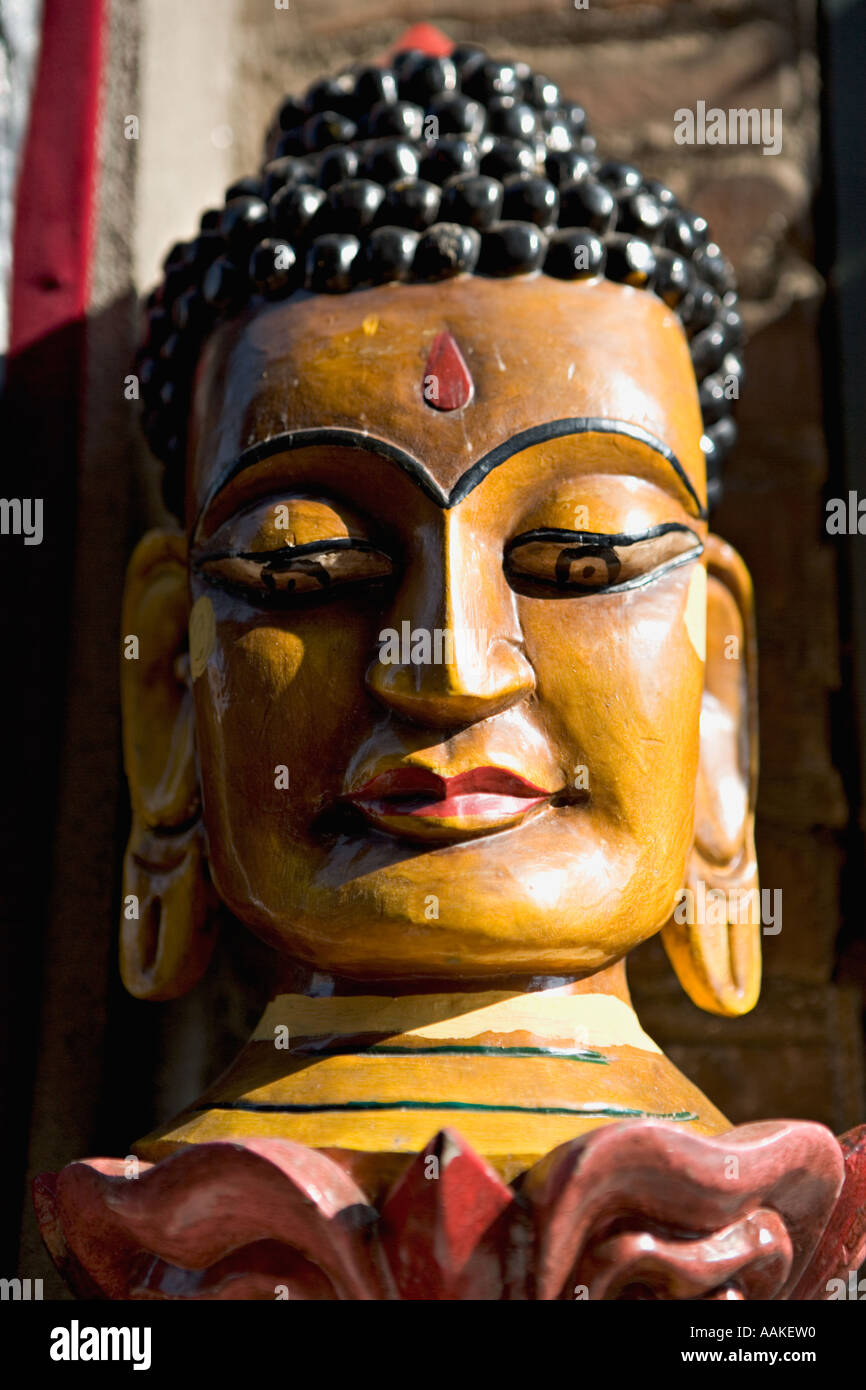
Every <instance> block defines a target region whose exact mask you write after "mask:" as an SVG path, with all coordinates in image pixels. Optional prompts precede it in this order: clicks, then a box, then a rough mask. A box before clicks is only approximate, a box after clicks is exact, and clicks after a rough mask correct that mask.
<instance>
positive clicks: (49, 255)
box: [9, 0, 123, 358]
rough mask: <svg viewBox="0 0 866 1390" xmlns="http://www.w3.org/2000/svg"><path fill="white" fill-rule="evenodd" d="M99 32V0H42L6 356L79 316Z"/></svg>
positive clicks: (88, 236)
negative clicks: (40, 27) (38, 52)
mask: <svg viewBox="0 0 866 1390" xmlns="http://www.w3.org/2000/svg"><path fill="white" fill-rule="evenodd" d="M104 33H105V26H104V8H103V0H75V3H74V4H71V3H70V0H45V8H44V12H43V18H42V44H41V51H40V55H39V65H38V69H37V76H36V83H35V86H34V90H33V97H32V101H31V106H30V124H29V128H28V132H27V138H26V141H25V145H24V152H23V158H22V161H21V165H20V172H19V177H18V191H17V200H16V210H15V231H14V240H13V256H12V291H11V326H10V343H9V355H10V358H14V356H15V355H16V354H17V353H21V352H22V351H23V350H24V349H25V348H28V347H30V346H31V345H32V344H34V343H36V342H37V341H38V340H40V339H42V338H45V337H47V336H48V335H49V334H50V333H53V332H56V330H57V329H59V328H63V327H65V326H66V325H68V324H70V323H73V322H75V321H76V320H78V319H80V318H82V317H83V315H84V313H85V311H86V308H87V302H88V294H89V284H90V265H91V260H92V255H93V245H94V238H95V226H96V207H97V184H98V179H97V166H98V143H99V112H100V88H101V78H102V68H103V60H104V49H105V40H104ZM122 137H123V132H122V131H118V132H117V138H118V139H122Z"/></svg>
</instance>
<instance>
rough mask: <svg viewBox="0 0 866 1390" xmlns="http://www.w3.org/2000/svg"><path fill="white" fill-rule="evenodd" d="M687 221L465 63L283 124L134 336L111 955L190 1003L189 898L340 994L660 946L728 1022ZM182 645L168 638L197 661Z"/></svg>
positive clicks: (728, 949) (731, 875)
mask: <svg viewBox="0 0 866 1390" xmlns="http://www.w3.org/2000/svg"><path fill="white" fill-rule="evenodd" d="M740 339H741V324H740V318H739V314H738V312H737V308H736V297H735V294H734V292H733V285H732V279H731V274H730V270H729V267H728V266H727V263H726V262H725V261H724V259H723V257H722V255H721V253H720V251H719V249H718V247H717V246H716V245H715V244H714V243H713V242H712V241H711V240H710V239H709V234H708V229H707V226H706V223H705V222H704V220H703V219H702V218H701V217H699V216H697V215H696V214H693V213H690V212H687V211H685V210H683V209H682V208H681V207H680V206H679V205H678V203H677V200H676V198H675V197H674V195H673V193H672V192H671V191H670V190H669V189H667V188H665V187H664V186H662V185H660V184H658V183H656V182H654V181H651V180H646V179H644V178H643V177H642V175H641V174H640V173H639V172H638V171H637V170H636V169H634V168H632V167H631V166H628V165H624V164H620V163H611V162H603V161H602V160H601V159H600V158H599V156H598V155H597V154H596V152H595V142H594V141H593V140H592V138H591V137H590V136H589V135H588V134H587V131H586V126H585V120H584V114H583V112H582V110H581V109H580V108H579V107H575V106H570V105H566V104H564V102H563V100H562V99H561V97H560V94H559V92H558V90H557V88H556V87H555V86H554V84H552V83H551V82H549V81H548V80H546V79H544V78H542V77H540V76H538V75H536V74H533V73H532V72H530V71H529V70H528V69H527V68H526V67H525V65H522V64H519V63H518V64H513V65H512V64H501V63H494V62H491V61H490V60H489V59H487V57H486V55H484V54H482V53H480V52H479V51H478V50H475V49H471V48H468V47H467V48H458V49H455V50H454V52H453V54H452V55H451V57H450V58H429V57H425V56H424V55H421V54H418V53H413V52H403V53H400V54H398V55H397V58H396V59H395V61H394V63H393V66H392V68H389V69H384V68H366V69H363V70H360V71H355V72H353V73H351V74H343V75H341V76H339V77H337V78H335V79H333V80H329V81H325V82H320V83H317V84H316V85H315V86H314V87H313V88H312V89H311V90H310V92H309V93H308V94H307V97H306V98H305V100H304V101H303V102H300V103H296V102H294V101H289V102H287V103H285V105H284V106H283V108H282V110H281V112H280V114H279V119H278V121H277V123H276V126H275V129H274V131H273V132H272V134H271V137H270V143H269V149H268V160H267V162H266V163H265V165H264V167H263V169H262V172H261V173H260V174H259V175H257V176H256V177H255V178H253V179H249V180H247V179H245V180H241V181H240V182H239V183H238V184H236V185H234V186H233V187H232V188H230V189H229V190H228V192H227V201H226V204H225V207H224V208H223V209H222V210H220V211H215V212H208V213H206V214H205V216H204V217H203V219H202V229H201V232H200V234H199V235H198V236H196V237H195V238H194V239H193V240H192V241H190V242H188V243H186V244H183V245H181V246H178V247H175V249H174V250H173V251H172V252H171V254H170V255H169V257H168V259H167V261H166V270H165V279H164V281H163V283H162V285H161V286H160V288H159V289H158V290H157V291H156V292H155V293H154V295H152V296H151V298H150V300H149V301H148V308H147V337H146V343H145V347H144V349H143V353H142V358H141V362H140V375H141V380H142V386H143V393H144V396H145V403H146V429H147V433H148V437H149V439H150V441H151V444H152V446H153V448H154V450H155V451H156V452H157V453H158V454H159V455H160V456H161V457H162V459H163V460H164V462H165V466H166V496H167V498H168V499H169V502H170V505H171V506H172V508H173V509H174V510H175V512H176V513H177V515H178V516H179V517H181V518H182V520H183V530H180V529H178V530H165V531H159V532H151V533H150V534H149V535H148V536H146V537H145V538H144V540H143V541H142V542H141V543H140V545H139V547H138V549H137V550H136V552H135V554H134V556H133V559H132V562H131V566H130V574H129V581H128V587H127V595H126V609H125V617H124V630H125V631H126V632H135V633H138V634H139V635H140V637H141V643H140V651H141V656H140V660H139V661H137V662H127V663H125V664H124V673H123V674H124V702H125V729H126V734H125V754H126V764H127V771H128V775H129V779H130V786H131V792H132V800H133V829H132V836H131V840H130V847H129V851H128V854H127V861H126V886H125V889H124V892H125V894H126V901H127V903H129V902H130V901H131V900H135V899H137V900H138V902H139V905H140V910H139V914H138V916H135V914H134V913H133V914H132V915H129V914H125V916H124V921H123V928H122V965H123V973H124V978H125V981H126V983H127V986H128V987H129V988H130V989H131V990H132V992H133V993H135V994H137V995H139V996H142V997H151V998H167V997H171V996H172V995H175V994H178V993H182V992H183V991H184V990H186V989H188V988H189V987H190V986H191V985H192V984H193V983H194V982H195V980H196V979H197V978H198V977H199V976H200V974H201V972H202V970H203V969H204V967H205V966H206V964H207V959H208V956H209V954H210V949H211V946H212V933H211V930H210V927H209V920H210V919H209V912H208V901H209V895H210V894H212V893H213V891H214V890H215V892H216V894H217V895H218V897H219V898H220V899H221V900H222V902H223V903H224V904H225V905H226V906H227V907H228V909H229V910H230V911H231V913H232V914H233V915H234V916H235V917H236V918H237V919H238V920H239V921H240V922H241V923H243V924H245V925H246V926H247V927H249V928H250V929H251V930H252V931H253V932H254V933H256V934H257V935H258V936H260V937H261V938H262V939H264V941H265V942H267V943H268V944H269V945H270V946H271V947H273V948H274V949H275V951H276V953H278V956H279V957H280V958H281V959H284V960H290V961H294V962H298V963H300V965H301V966H303V967H305V968H307V969H309V970H310V971H311V972H319V973H320V974H322V975H330V976H333V977H338V978H341V979H343V980H346V981H354V982H356V983H361V984H363V983H364V982H370V981H374V982H378V984H377V988H378V989H379V992H380V993H381V992H382V987H383V983H384V984H390V985H392V986H393V987H394V989H395V990H396V991H397V992H399V989H400V988H403V987H404V986H405V982H407V981H414V982H415V984H416V985H417V984H418V982H419V981H420V982H422V987H423V986H424V982H427V985H428V987H429V985H430V983H431V982H443V981H445V982H450V984H451V986H452V987H455V988H456V987H457V986H458V985H459V984H460V982H463V983H464V985H466V984H468V985H469V986H471V987H472V988H475V989H485V988H491V987H493V986H494V985H496V984H497V983H499V982H504V981H517V980H523V981H529V980H532V979H533V978H537V977H545V978H546V979H549V980H550V979H558V980H581V979H585V978H589V977H601V976H603V975H604V972H610V971H614V970H615V969H618V968H619V964H618V963H619V962H621V961H622V960H623V959H624V957H625V955H626V954H627V952H628V951H629V950H630V949H631V948H632V947H634V946H636V945H637V944H639V943H640V942H642V941H644V940H646V939H647V938H649V937H651V936H652V935H653V934H655V933H657V932H659V931H660V930H661V931H662V932H663V935H664V940H665V944H666V945H667V948H668V951H669V953H670V955H671V959H672V961H673V964H674V966H675V968H676V970H677V973H678V975H679V977H680V979H681V981H682V983H683V985H684V986H685V988H686V989H687V990H688V992H689V993H690V995H691V996H692V998H693V999H694V1000H695V1001H696V1002H697V1003H699V1004H701V1005H702V1006H704V1007H706V1008H709V1009H712V1010H715V1011H717V1012H721V1013H738V1012H743V1011H745V1010H746V1009H748V1008H750V1007H751V1006H752V1004H753V1003H754V1001H755V998H756V994H757V988H758V980H759V928H758V927H757V926H755V925H754V924H751V923H749V922H745V923H739V924H738V923H736V922H735V923H721V924H719V923H713V924H710V925H707V924H705V923H704V924H702V923H686V924H683V925H681V924H679V923H678V922H677V921H676V920H674V918H673V913H674V908H675V904H676V902H677V898H678V895H679V894H680V892H681V890H682V889H683V887H684V886H685V885H687V884H688V883H692V882H694V881H696V880H700V879H702V880H704V881H705V882H706V883H708V884H713V885H721V886H723V887H724V888H725V889H726V890H727V889H731V888H744V889H750V888H753V887H754V886H755V883H756V867H755V857H754V848H753V838H752V828H753V811H754V790H755V789H754V780H755V766H756V751H755V743H754V672H753V663H752V610H751V598H750V588H749V582H748V576H747V574H746V572H745V569H744V567H743V565H742V562H741V561H740V560H739V559H738V557H737V556H736V555H735V554H734V553H733V551H732V550H731V549H730V548H729V547H728V546H727V545H726V544H724V543H723V542H721V541H720V540H718V539H717V538H715V537H714V536H712V535H711V534H710V533H709V531H708V522H707V514H708V513H707V509H708V502H709V504H711V503H712V501H713V500H714V499H715V497H716V496H717V493H718V489H719V482H720V466H721V463H722V460H723V458H724V455H725V453H726V452H727V450H728V449H729V448H730V446H731V444H732V443H733V440H734V437H735V430H734V426H733V424H732V421H731V419H730V415H729V413H728V412H729V401H728V397H729V396H730V395H731V394H735V393H736V387H735V388H734V391H733V392H732V391H731V389H730V382H732V381H733V382H738V381H739V379H740V377H741V375H742V368H741V363H740V358H739V356H738V348H739V343H740ZM187 634H188V641H187Z"/></svg>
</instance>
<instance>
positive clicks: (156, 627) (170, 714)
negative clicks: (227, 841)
mask: <svg viewBox="0 0 866 1390" xmlns="http://www.w3.org/2000/svg"><path fill="white" fill-rule="evenodd" d="M187 617H188V600H187V566H186V543H185V540H184V537H183V535H182V534H181V532H179V531H150V532H149V533H148V534H147V535H146V536H145V537H144V538H143V540H142V541H141V542H140V543H139V545H138V546H137V547H136V549H135V551H134V553H133V556H132V559H131V560H130V564H129V569H128V572H127V581H126V590H125V594H124V607H123V625H124V659H123V667H122V673H121V677H122V679H121V694H122V700H123V749H124V764H125V767H126V775H127V779H128V782H129V792H130V800H131V803H132V828H131V831H130V836H129V843H128V845H127V849H126V855H125V858H124V866H123V907H122V913H121V931H120V970H121V975H122V977H123V982H124V984H125V985H126V988H127V989H128V990H129V991H130V993H131V994H134V995H135V996H136V998H138V999H173V998H176V997H177V996H178V995H181V994H185V993H186V992H187V991H188V990H190V989H191V988H192V987H193V985H194V984H196V983H197V981H198V980H199V979H200V978H201V976H202V974H203V973H204V971H205V969H206V968H207V965H208V961H209V960H210V957H211V953H212V951H213V946H214V940H215V930H216V929H215V922H216V911H215V909H216V895H215V893H214V890H213V888H212V886H211V884H210V878H209V874H208V870H207V860H206V857H205V834H204V826H203V824H202V818H201V799H200V796H199V789H198V784H197V778H196V765H195V746H194V731H193V704H192V691H191V688H190V675H189V655H188V639H187ZM131 638H135V639H136V640H135V641H134V642H132V641H130V639H131Z"/></svg>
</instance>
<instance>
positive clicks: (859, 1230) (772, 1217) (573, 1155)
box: [35, 1120, 866, 1300]
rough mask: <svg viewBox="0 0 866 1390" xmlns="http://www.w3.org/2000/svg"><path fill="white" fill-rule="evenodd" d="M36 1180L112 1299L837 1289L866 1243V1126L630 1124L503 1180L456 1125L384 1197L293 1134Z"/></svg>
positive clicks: (88, 1291)
mask: <svg viewBox="0 0 866 1390" xmlns="http://www.w3.org/2000/svg"><path fill="white" fill-rule="evenodd" d="M127 1167H128V1164H127V1162H126V1161H125V1160H123V1159H106V1158H98V1159H86V1160H84V1161H82V1162H80V1163H72V1164H69V1165H68V1166H67V1167H66V1168H64V1169H63V1170H62V1172H60V1173H59V1174H56V1175H55V1174H47V1175H43V1176H42V1177H40V1178H38V1179H37V1180H36V1184H35V1203H36V1208H37V1213H38V1217H39V1222H40V1227H41V1230H42V1235H43V1238H44V1240H45V1242H46V1245H47V1246H48V1249H49V1251H50V1252H51V1255H52V1257H53V1258H54V1260H55V1262H56V1264H57V1266H58V1268H59V1269H60V1270H61V1272H62V1273H63V1274H64V1275H65V1277H66V1278H67V1280H68V1282H69V1283H70V1285H71V1287H72V1288H73V1290H74V1291H75V1292H76V1293H77V1294H78V1295H79V1296H80V1297H86V1298H93V1297H96V1298H105V1299H175V1300H197V1299H275V1298H286V1297H288V1298H293V1299H316V1300H323V1299H324V1300H327V1299H384V1300H393V1299H414V1300H426V1299H430V1300H437V1299H445V1300H460V1299H466V1300H479V1299H482V1300H501V1299H504V1300H510V1299H574V1298H590V1299H626V1298H650V1299H652V1298H656V1299H825V1298H828V1297H831V1296H832V1295H833V1290H834V1289H835V1288H837V1287H841V1285H834V1284H832V1283H831V1281H832V1280H834V1279H841V1280H847V1276H848V1274H849V1272H850V1271H851V1270H854V1269H856V1268H857V1267H858V1265H859V1263H860V1262H861V1260H862V1259H863V1258H864V1255H866V1125H863V1126H861V1127H860V1128H859V1129H857V1130H853V1131H851V1132H850V1133H849V1134H847V1135H845V1136H843V1137H842V1139H836V1138H834V1136H833V1135H832V1134H831V1133H830V1131H829V1130H827V1129H825V1128H824V1127H823V1126H822V1125H817V1124H810V1123H805V1122H798V1121H776V1122H771V1123H766V1124H754V1125H743V1126H740V1127H739V1128H737V1129H733V1130H730V1131H729V1132H728V1133H726V1134H723V1135H719V1136H716V1137H714V1138H705V1137H700V1136H696V1135H690V1134H687V1133H684V1132H683V1130H682V1128H681V1127H680V1126H676V1125H672V1124H668V1123H664V1122H657V1121H653V1120H636V1121H626V1122H624V1123H622V1124H616V1125H611V1126H607V1127H604V1128H600V1129H597V1130H594V1131H592V1133H590V1134H588V1135H585V1136H583V1137H582V1138H580V1139H576V1140H573V1141H572V1142H570V1143H567V1144H563V1145H561V1146H560V1147H559V1148H557V1149H554V1150H553V1151H552V1152H551V1153H550V1154H548V1155H547V1156H546V1157H545V1158H544V1159H543V1160H541V1162H539V1163H537V1164H536V1165H535V1166H534V1167H533V1168H531V1169H530V1170H529V1171H528V1172H526V1173H524V1174H523V1176H522V1178H521V1179H520V1180H519V1182H517V1183H515V1184H513V1185H512V1186H506V1184H505V1183H503V1182H502V1181H501V1179H500V1178H499V1177H498V1176H497V1175H496V1174H495V1173H494V1172H493V1170H492V1169H491V1168H490V1167H489V1166H488V1165H487V1164H486V1163H485V1162H484V1160H483V1159H481V1158H480V1157H479V1156H478V1155H477V1154H476V1153H475V1152H474V1150H473V1149H471V1148H470V1147H469V1146H468V1145H467V1144H466V1143H465V1142H464V1141H463V1140H462V1139H461V1137H460V1135H459V1134H456V1133H455V1132H454V1131H453V1130H447V1129H446V1130H442V1131H441V1132H440V1133H439V1134H437V1135H436V1136H435V1138H434V1139H432V1140H431V1142H430V1144H429V1145H428V1147H427V1148H426V1149H425V1150H424V1152H423V1153H420V1154H418V1155H417V1156H416V1157H414V1158H413V1159H411V1160H410V1162H409V1164H408V1166H407V1167H406V1168H405V1169H404V1171H403V1173H402V1174H401V1176H400V1177H399V1179H398V1180H397V1181H396V1182H395V1183H394V1185H393V1186H392V1187H391V1189H390V1191H389V1192H388V1193H387V1195H386V1197H385V1199H384V1201H382V1202H381V1203H379V1204H378V1206H374V1205H373V1204H372V1203H371V1202H370V1201H369V1200H368V1198H367V1197H366V1196H365V1195H364V1193H363V1192H362V1191H361V1189H360V1188H359V1187H358V1186H357V1184H356V1183H355V1182H354V1181H353V1180H352V1178H350V1177H349V1176H347V1174H346V1173H345V1172H344V1171H343V1169H342V1168H341V1167H340V1166H339V1165H338V1164H337V1163H336V1162H335V1161H334V1159H333V1158H330V1157H328V1156H327V1155H326V1154H324V1153H322V1152H319V1151H317V1150H314V1149H308V1148H305V1147H304V1146H303V1145H300V1144H295V1143H292V1142H290V1141H289V1140H280V1139H272V1140H251V1141H250V1142H249V1143H246V1144H243V1145H241V1144H234V1143H213V1144H201V1145H195V1146H191V1147H190V1148H188V1149H184V1150H181V1151H180V1152H178V1153H176V1154H174V1155H172V1156H171V1157H170V1158H166V1159H164V1160H162V1161H161V1162H159V1163H156V1164H153V1165H144V1164H142V1165H141V1167H140V1171H139V1176H138V1178H137V1179H135V1180H131V1179H130V1178H129V1177H127V1176H125V1171H126V1169H127Z"/></svg>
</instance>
